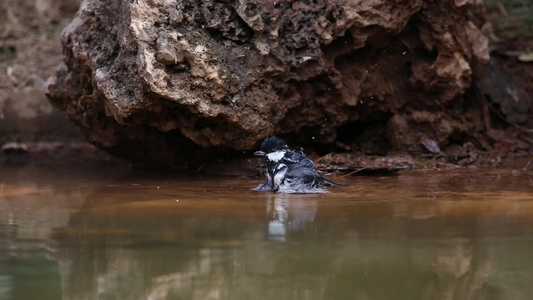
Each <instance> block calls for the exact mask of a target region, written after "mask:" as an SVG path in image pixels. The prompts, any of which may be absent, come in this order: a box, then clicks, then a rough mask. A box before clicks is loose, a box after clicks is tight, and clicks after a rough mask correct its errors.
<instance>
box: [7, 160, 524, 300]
mask: <svg viewBox="0 0 533 300" xmlns="http://www.w3.org/2000/svg"><path fill="white" fill-rule="evenodd" d="M338 181H340V182H341V183H343V184H346V186H343V187H340V188H336V189H333V190H332V193H330V194H326V195H275V194H269V193H258V192H253V191H250V188H252V187H254V186H255V185H257V184H258V183H259V180H253V179H243V178H205V177H183V176H178V175H175V174H170V173H149V174H147V173H146V172H136V171H130V170H127V169H125V168H118V170H117V168H106V167H102V166H95V167H89V166H82V167H78V168H71V169H68V168H66V169H65V168H60V169H59V170H58V169H56V168H54V167H48V168H42V167H41V168H32V167H16V168H7V169H6V168H4V169H2V172H0V182H1V185H0V299H276V300H282V299H410V300H411V299H533V284H532V283H533V218H532V217H533V178H529V177H527V176H512V175H511V173H510V172H509V171H494V170H459V171H426V172H421V171H420V172H411V173H403V174H400V175H396V176H387V177H379V176H372V177H364V176H358V177H351V178H349V179H338Z"/></svg>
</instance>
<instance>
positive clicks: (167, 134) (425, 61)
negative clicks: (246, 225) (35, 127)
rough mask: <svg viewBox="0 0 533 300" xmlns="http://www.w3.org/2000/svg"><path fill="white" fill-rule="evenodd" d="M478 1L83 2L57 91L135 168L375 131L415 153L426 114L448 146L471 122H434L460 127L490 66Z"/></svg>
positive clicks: (57, 99) (431, 133) (53, 87)
mask: <svg viewBox="0 0 533 300" xmlns="http://www.w3.org/2000/svg"><path fill="white" fill-rule="evenodd" d="M474 2H477V1H475V0H470V1H469V0H462V1H458V0H446V1H430V0H426V1H423V0H394V1H386V0H371V1H343V0H337V1H259V0H239V1H232V0H227V1H222V0H221V1H213V0H203V1H187V0H185V1H176V2H175V1H152V0H138V1H133V2H132V1H125V0H121V1H103V0H85V1H84V2H83V4H82V6H81V8H80V10H79V12H78V14H77V17H76V18H75V19H74V20H73V22H72V23H71V24H70V26H68V27H67V28H65V30H64V32H63V35H62V43H63V47H64V51H65V60H64V62H65V65H63V66H60V67H59V68H58V70H57V71H56V74H55V76H53V77H52V78H50V79H49V81H48V84H47V94H48V96H49V98H50V101H51V102H52V103H53V104H54V105H55V106H56V107H58V108H60V109H62V110H65V111H67V113H68V115H69V117H70V118H71V119H72V120H74V121H75V122H76V123H77V124H79V125H80V126H81V127H82V128H84V129H85V130H86V132H87V134H88V136H89V139H90V140H91V141H92V142H93V143H95V144H96V145H98V146H100V147H102V148H104V149H106V150H108V151H110V152H112V153H115V154H117V155H120V156H123V157H126V158H129V159H132V160H139V159H143V160H148V161H156V162H165V163H169V164H173V163H178V162H179V161H180V159H182V158H187V157H188V154H190V153H197V151H196V149H199V148H200V147H203V148H210V147H215V146H221V147H224V148H229V149H236V150H245V149H252V148H253V147H255V146H256V145H257V142H258V141H260V140H262V139H263V138H265V137H267V136H269V135H272V134H284V133H296V134H297V135H298V136H304V137H305V136H313V137H316V140H317V141H320V142H321V143H331V142H333V141H334V140H336V139H337V138H338V134H339V130H340V129H339V128H342V129H341V130H342V132H343V135H344V136H349V135H350V134H352V135H355V134H356V133H357V132H360V129H358V128H356V127H358V123H357V122H369V121H377V122H381V123H384V124H385V123H387V122H389V124H388V126H382V127H380V128H382V129H384V130H385V132H382V133H381V135H382V136H384V137H387V136H388V137H389V138H387V141H388V142H389V143H390V145H391V146H392V147H393V148H398V149H405V150H409V148H410V145H409V144H406V143H405V142H404V141H405V140H406V139H403V138H402V137H401V136H398V134H407V135H409V134H410V133H409V132H408V131H407V132H405V131H404V128H401V129H400V130H398V129H396V128H397V124H396V123H398V122H400V123H402V124H406V126H409V124H411V123H412V122H416V118H415V117H413V116H411V114H412V112H413V111H418V110H420V111H424V110H426V109H428V108H433V109H435V108H437V109H436V111H437V112H436V113H430V114H432V116H429V117H428V116H425V117H424V118H425V120H427V119H428V118H429V119H431V120H433V121H432V122H426V121H424V122H425V124H427V130H425V131H424V132H425V133H424V138H428V139H432V140H436V141H439V143H441V144H446V143H447V141H448V138H449V137H450V136H451V135H453V134H454V133H457V132H460V131H463V130H464V125H463V124H462V123H461V120H457V119H455V120H444V121H443V120H437V121H435V120H434V118H439V119H442V118H444V119H449V118H453V117H448V116H443V115H442V114H441V113H440V112H442V111H444V110H445V108H446V107H452V108H453V107H457V106H458V105H460V104H461V103H462V102H463V101H464V99H463V98H462V93H463V92H464V91H465V89H467V88H468V87H469V86H470V83H471V80H472V76H473V73H474V71H475V70H473V69H474V68H475V67H476V66H478V65H479V64H480V63H482V62H483V61H485V60H486V59H488V50H487V41H486V39H485V38H484V37H483V35H482V34H481V33H480V30H479V29H478V27H477V25H478V24H476V22H475V17H476V10H475V9H478V8H479V6H478V5H479V4H478V3H474ZM474 8H475V9H474ZM393 116H396V117H393ZM406 128H408V127H406ZM443 134H444V136H443ZM413 138H414V139H415V142H416V140H417V139H418V138H419V136H414V137H413ZM396 141H398V142H396Z"/></svg>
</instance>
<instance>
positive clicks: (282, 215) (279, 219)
mask: <svg viewBox="0 0 533 300" xmlns="http://www.w3.org/2000/svg"><path fill="white" fill-rule="evenodd" d="M316 211H317V200H316V199H313V198H308V197H306V196H304V195H284V194H272V195H270V197H269V198H268V200H267V218H268V239H270V240H277V241H286V239H287V236H288V235H289V234H290V233H291V232H296V231H300V230H303V229H305V227H306V226H307V224H308V223H311V222H313V221H314V220H315V216H316Z"/></svg>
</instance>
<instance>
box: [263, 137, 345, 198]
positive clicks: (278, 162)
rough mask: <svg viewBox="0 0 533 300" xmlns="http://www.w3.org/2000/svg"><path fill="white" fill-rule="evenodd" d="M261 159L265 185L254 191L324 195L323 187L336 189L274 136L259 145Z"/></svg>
mask: <svg viewBox="0 0 533 300" xmlns="http://www.w3.org/2000/svg"><path fill="white" fill-rule="evenodd" d="M254 154H255V155H257V156H261V157H262V159H263V163H264V164H265V177H266V178H265V182H264V183H261V184H260V185H258V186H257V187H256V188H255V189H254V190H255V191H272V192H276V193H283V194H308V193H327V192H328V190H327V189H326V186H339V185H338V184H336V183H334V182H332V181H330V180H327V179H326V178H324V177H323V176H322V175H320V174H319V173H318V172H317V170H316V166H315V164H314V163H313V162H312V161H311V160H310V159H309V158H307V157H305V154H304V153H303V152H302V151H294V150H290V149H289V147H288V146H287V144H286V143H285V141H283V140H282V139H280V138H277V137H275V136H272V137H268V138H266V139H265V140H264V141H263V142H262V143H261V150H259V151H256V152H255V153H254Z"/></svg>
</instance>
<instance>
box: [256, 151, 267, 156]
mask: <svg viewBox="0 0 533 300" xmlns="http://www.w3.org/2000/svg"><path fill="white" fill-rule="evenodd" d="M254 154H255V155H257V156H265V152H263V151H255V152H254Z"/></svg>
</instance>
